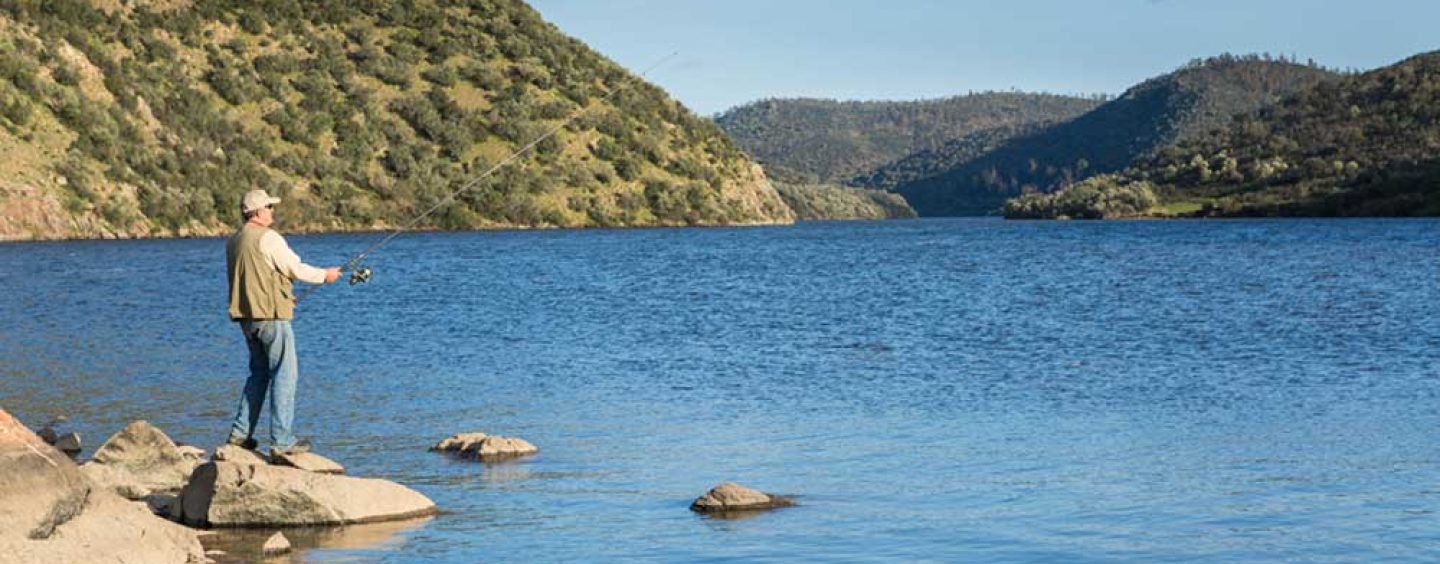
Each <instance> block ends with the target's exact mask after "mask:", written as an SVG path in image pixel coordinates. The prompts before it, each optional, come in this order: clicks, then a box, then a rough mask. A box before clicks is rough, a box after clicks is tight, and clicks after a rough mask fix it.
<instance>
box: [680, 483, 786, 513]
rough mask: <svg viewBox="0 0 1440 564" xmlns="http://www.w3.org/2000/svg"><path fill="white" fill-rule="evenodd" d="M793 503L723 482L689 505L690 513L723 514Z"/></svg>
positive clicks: (776, 496) (772, 507) (784, 505)
mask: <svg viewBox="0 0 1440 564" xmlns="http://www.w3.org/2000/svg"><path fill="white" fill-rule="evenodd" d="M791 505H795V502H794V501H793V500H791V499H789V498H785V497H781V496H778V495H771V494H767V493H765V492H762V491H758V490H753V489H750V488H747V487H745V486H742V485H740V484H736V483H734V482H725V483H723V484H720V485H718V486H715V487H714V488H711V489H710V491H709V492H706V493H705V495H702V496H700V497H699V498H698V499H696V500H695V502H694V503H692V504H690V509H691V510H692V511H698V512H700V513H725V512H730V511H756V510H760V509H774V508H776V507H789V506H791Z"/></svg>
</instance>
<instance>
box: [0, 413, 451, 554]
mask: <svg viewBox="0 0 1440 564" xmlns="http://www.w3.org/2000/svg"><path fill="white" fill-rule="evenodd" d="M47 428H48V427H47ZM0 502H3V503H0V554H5V555H7V556H6V559H7V561H9V559H11V558H13V559H14V560H15V561H18V562H89V561H98V560H109V561H121V562H187V563H201V562H209V561H213V560H211V557H223V556H224V554H223V553H221V552H218V551H213V550H212V551H210V552H208V553H207V552H206V550H205V549H204V546H203V545H202V543H201V541H200V539H201V537H202V535H207V534H209V529H222V528H287V527H315V526H333V525H349V524H356V523H375V522H383V521H396V520H406V519H413V518H417V517H427V516H431V515H434V514H435V513H436V512H437V508H436V506H435V503H434V502H433V501H431V500H430V499H429V498H427V497H425V496H424V495H423V494H421V493H419V492H417V491H415V490H412V489H410V488H408V487H405V486H403V485H400V484H397V483H394V482H390V481H387V480H381V479H375V478H358V477H353V476H347V475H345V474H344V468H343V467H341V466H340V465H339V464H336V463H335V462H334V461H331V460H329V459H326V458H324V457H322V456H319V455H315V454H310V453H305V454H302V455H295V456H289V457H286V456H277V457H276V460H274V461H270V460H267V459H266V458H265V457H263V456H262V455H261V454H259V453H257V452H254V451H249V450H245V449H242V448H240V447H235V446H228V445H227V446H222V447H219V448H217V449H215V452H214V454H212V455H211V456H210V457H209V459H208V460H207V459H206V457H205V451H204V450H202V449H199V448H196V447H190V446H185V445H178V444H176V443H175V442H174V441H172V440H171V439H170V437H168V436H166V435H165V433H164V432H163V431H161V430H160V429H158V428H156V427H155V426H153V425H151V424H149V423H147V422H145V421H136V422H133V423H131V424H129V425H127V426H126V427H125V428H124V429H121V430H120V431H119V432H117V433H115V435H113V436H111V437H110V438H109V440H107V441H105V443H104V444H102V445H101V446H100V447H99V448H98V449H96V451H95V454H94V456H92V457H91V458H90V459H89V460H88V461H85V462H84V463H82V464H76V463H75V462H74V461H73V460H71V458H70V456H67V455H66V454H65V453H62V452H61V451H60V450H59V449H57V448H55V447H54V446H52V445H51V444H49V443H48V442H47V441H46V440H45V438H42V437H41V436H40V435H37V434H36V433H35V432H32V431H31V430H30V429H29V428H28V427H26V426H25V425H23V424H22V423H21V422H20V421H19V420H17V419H15V418H14V417H12V416H11V415H10V414H9V413H8V412H6V411H5V410H3V409H0ZM270 541H271V542H269V543H268V546H267V547H265V550H266V552H267V553H271V554H278V553H279V552H280V551H281V549H280V548H279V547H280V546H282V545H283V546H285V547H288V546H289V545H288V541H287V542H284V543H281V542H279V540H278V539H275V538H274V537H273V536H272V538H271V539H270ZM286 550H288V548H286Z"/></svg>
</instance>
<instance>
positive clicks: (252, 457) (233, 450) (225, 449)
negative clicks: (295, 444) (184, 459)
mask: <svg viewBox="0 0 1440 564" xmlns="http://www.w3.org/2000/svg"><path fill="white" fill-rule="evenodd" d="M211 458H213V459H214V460H218V461H223V462H234V463H236V464H250V465H255V464H262V465H263V464H269V462H266V461H265V457H263V456H261V455H260V453H258V452H255V451H253V450H250V449H247V448H243V447H239V446H236V445H221V446H218V447H215V456H212V457H211Z"/></svg>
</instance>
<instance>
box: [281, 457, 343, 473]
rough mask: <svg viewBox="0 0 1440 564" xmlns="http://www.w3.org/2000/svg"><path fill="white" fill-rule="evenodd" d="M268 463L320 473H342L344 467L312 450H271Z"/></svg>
mask: <svg viewBox="0 0 1440 564" xmlns="http://www.w3.org/2000/svg"><path fill="white" fill-rule="evenodd" d="M270 463H271V464H279V465H281V466H289V467H292V468H299V469H301V470H304V471H306V472H317V473H320V474H344V473H345V467H344V466H341V465H340V464H339V463H337V462H335V461H334V460H330V459H329V458H325V457H323V456H320V455H318V454H315V453H313V452H296V453H285V452H272V453H270Z"/></svg>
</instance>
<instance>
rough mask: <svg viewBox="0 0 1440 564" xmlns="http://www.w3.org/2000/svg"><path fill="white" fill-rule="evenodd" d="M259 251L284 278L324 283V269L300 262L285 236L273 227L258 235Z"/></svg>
mask: <svg viewBox="0 0 1440 564" xmlns="http://www.w3.org/2000/svg"><path fill="white" fill-rule="evenodd" d="M260 252H262V253H264V254H265V256H266V257H267V258H269V259H270V264H272V265H274V266H275V270H276V271H277V272H279V273H280V274H282V275H284V276H285V277H286V278H289V279H291V280H299V281H301V282H308V283H310V284H324V283H325V269H323V268H316V267H313V266H310V265H308V264H305V263H303V262H300V255H297V254H295V251H292V250H290V245H289V244H287V243H286V242H285V238H284V237H281V236H280V234H279V233H278V232H276V231H275V230H274V229H271V230H269V231H267V232H265V234H264V235H261V236H260Z"/></svg>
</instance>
